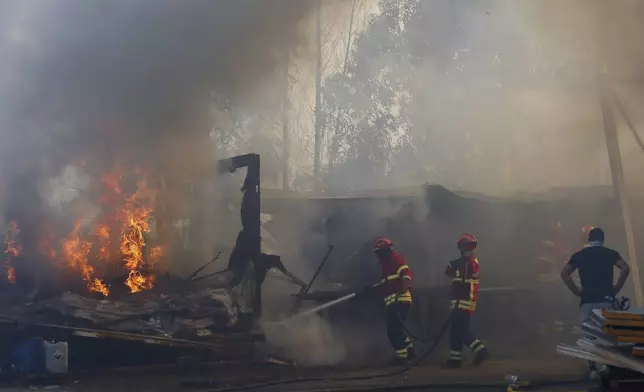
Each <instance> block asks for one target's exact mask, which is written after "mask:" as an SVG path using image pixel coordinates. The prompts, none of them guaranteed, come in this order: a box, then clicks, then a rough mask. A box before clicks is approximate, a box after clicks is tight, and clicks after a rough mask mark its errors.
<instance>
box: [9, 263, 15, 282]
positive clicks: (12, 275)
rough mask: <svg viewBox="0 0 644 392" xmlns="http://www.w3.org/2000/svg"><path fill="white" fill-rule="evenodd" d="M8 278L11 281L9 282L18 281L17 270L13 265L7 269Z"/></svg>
mask: <svg viewBox="0 0 644 392" xmlns="http://www.w3.org/2000/svg"><path fill="white" fill-rule="evenodd" d="M7 280H8V281H9V283H11V284H15V283H16V270H15V269H14V268H13V267H9V268H8V269H7Z"/></svg>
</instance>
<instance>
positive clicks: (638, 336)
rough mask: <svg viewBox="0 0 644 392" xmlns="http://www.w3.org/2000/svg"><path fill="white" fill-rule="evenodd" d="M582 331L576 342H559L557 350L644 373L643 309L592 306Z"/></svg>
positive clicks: (564, 353) (561, 352)
mask: <svg viewBox="0 0 644 392" xmlns="http://www.w3.org/2000/svg"><path fill="white" fill-rule="evenodd" d="M581 334H582V336H581V338H580V339H579V340H577V344H576V345H574V346H573V345H566V344H560V345H558V346H557V352H558V353H560V354H563V355H568V356H572V357H575V358H580V359H585V360H588V361H593V362H596V363H599V364H605V365H610V366H615V367H619V368H624V369H628V370H632V371H635V372H638V373H642V374H644V309H636V310H631V311H627V312H621V311H615V310H599V309H597V310H593V312H592V314H591V317H590V319H589V321H587V322H585V323H583V324H582V325H581Z"/></svg>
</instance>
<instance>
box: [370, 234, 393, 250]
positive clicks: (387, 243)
mask: <svg viewBox="0 0 644 392" xmlns="http://www.w3.org/2000/svg"><path fill="white" fill-rule="evenodd" d="M393 246H394V243H393V242H391V240H390V239H389V238H385V237H380V238H377V239H376V242H374V244H373V251H374V252H375V251H377V250H386V249H391V248H393Z"/></svg>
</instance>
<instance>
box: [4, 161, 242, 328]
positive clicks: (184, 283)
mask: <svg viewBox="0 0 644 392" xmlns="http://www.w3.org/2000/svg"><path fill="white" fill-rule="evenodd" d="M158 183H159V182H158V181H154V180H152V176H150V175H149V174H147V173H146V172H145V171H144V170H142V169H131V170H127V169H125V168H123V167H118V168H117V169H114V170H111V171H109V172H107V173H105V174H103V175H102V176H100V177H98V178H96V179H93V181H91V182H90V185H89V186H87V187H86V188H84V189H83V190H82V192H80V193H79V196H78V197H77V198H76V199H74V200H73V201H72V202H70V203H68V204H67V205H65V206H63V207H62V211H61V212H62V215H63V216H64V217H65V219H64V220H66V221H68V223H67V224H65V223H61V220H60V219H58V220H56V218H57V217H56V216H55V214H50V216H48V219H49V220H51V221H45V222H37V223H38V226H40V227H39V230H34V228H33V227H31V226H33V223H34V221H33V220H30V219H26V221H27V222H26V223H25V224H24V225H23V224H22V222H20V221H17V220H12V221H10V222H9V224H8V225H7V228H6V230H5V236H4V267H5V270H6V274H5V276H6V280H5V284H4V286H2V285H0V287H5V289H6V290H4V291H5V294H8V293H11V292H12V290H13V289H14V288H16V287H19V286H20V284H21V281H22V280H29V279H30V278H31V275H33V274H35V273H37V272H38V271H34V269H43V270H46V271H53V272H51V273H46V275H47V276H46V280H47V282H46V283H47V284H48V287H49V290H48V291H47V290H44V292H41V293H40V295H36V296H30V297H29V298H25V297H24V295H19V296H18V298H22V299H23V300H22V301H18V302H16V296H9V297H7V296H6V295H5V296H1V295H0V297H2V298H10V301H9V302H10V304H9V305H7V306H5V307H4V309H3V312H2V314H1V315H0V321H7V320H9V321H20V322H22V323H40V324H59V325H67V326H69V325H72V326H75V327H85V328H99V329H107V330H111V331H122V332H128V333H139V334H140V333H152V334H155V335H157V336H163V337H166V338H174V337H175V336H176V335H177V334H179V335H180V336H182V337H186V338H187V337H189V338H191V339H199V338H205V337H207V336H209V335H211V334H212V331H214V330H222V329H226V328H228V327H231V326H234V324H235V323H236V310H235V309H236V308H235V307H234V306H233V304H232V301H231V299H230V296H229V293H228V292H227V291H226V290H223V289H219V290H213V289H209V288H207V287H206V286H207V283H205V284H201V285H200V284H195V283H193V282H192V281H191V280H186V279H183V278H180V277H176V276H171V275H170V274H169V273H168V271H167V268H165V267H166V266H167V265H168V264H167V259H168V255H169V253H168V252H167V251H168V249H169V246H168V245H167V244H163V243H162V242H161V239H160V238H159V237H158V236H157V235H156V233H155V229H156V227H155V226H156V221H155V216H154V215H155V210H156V209H157V208H158V205H157V195H158V193H159V192H160V191H161V187H160V186H158ZM78 204H81V207H80V208H79V207H78ZM87 205H91V206H93V207H92V208H88V207H87ZM94 206H95V207H96V208H94ZM78 211H80V212H78ZM74 212H76V213H74ZM43 216H47V215H41V217H43ZM29 225H31V226H29ZM23 227H24V228H25V232H26V233H34V232H37V233H39V238H38V239H37V241H28V240H27V237H23V232H22V230H21V229H22V228H23ZM53 227H56V228H57V229H56V230H53V229H50V228H53ZM66 227H67V230H65V228H66ZM43 228H47V229H46V230H45V229H43ZM30 244H31V245H32V246H31V247H30ZM33 244H37V246H35V247H34V246H33ZM32 248H33V249H32ZM51 287H54V289H53V290H52V289H51ZM13 291H15V290H13ZM38 297H41V298H40V299H39V298H38ZM108 298H109V300H108Z"/></svg>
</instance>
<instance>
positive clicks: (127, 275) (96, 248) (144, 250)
mask: <svg viewBox="0 0 644 392" xmlns="http://www.w3.org/2000/svg"><path fill="white" fill-rule="evenodd" d="M135 175H136V177H137V178H134V179H130V178H127V177H126V175H125V171H124V170H122V169H117V170H114V171H112V172H109V173H107V174H105V175H103V176H102V178H101V179H100V180H99V181H96V184H95V188H97V189H98V190H99V196H97V202H98V205H99V211H100V212H99V213H98V214H97V215H96V216H89V217H88V216H84V215H80V216H75V217H74V223H73V228H72V229H71V231H69V232H68V233H64V232H60V231H59V232H55V231H53V230H45V231H44V233H42V237H41V238H39V239H38V248H39V249H38V253H39V255H38V256H39V257H40V258H42V259H43V260H46V261H47V262H48V263H50V264H51V265H52V266H54V267H55V268H57V269H59V270H60V269H62V270H70V272H71V273H74V274H77V275H78V277H79V278H80V279H82V281H83V282H84V284H85V286H86V288H87V290H89V291H90V292H96V293H100V294H102V296H104V297H107V296H109V294H110V289H111V287H110V285H109V284H107V283H106V278H109V277H110V275H111V274H114V273H117V274H118V273H120V275H122V276H123V282H122V283H123V285H125V286H126V287H127V288H128V290H129V292H130V293H137V292H141V291H144V290H150V289H151V288H152V287H153V286H154V279H155V274H156V273H158V272H159V271H160V270H159V269H158V268H159V267H160V266H159V264H160V261H161V258H162V257H163V255H164V247H163V246H162V245H159V244H155V245H151V244H149V238H148V237H149V233H150V232H151V231H152V229H151V223H152V222H153V220H154V217H153V213H154V209H155V201H156V194H157V192H158V188H155V187H151V186H149V185H148V181H147V179H146V177H145V176H144V175H143V171H142V170H136V171H135ZM130 183H134V184H135V185H134V186H130V187H128V185H130ZM129 188H132V189H131V190H129ZM44 226H45V227H51V226H52V225H50V224H44ZM20 227H21V223H20V222H16V221H11V222H10V223H9V227H8V229H7V230H6V232H5V249H4V253H5V261H4V264H5V268H6V276H7V280H8V281H9V282H10V283H16V280H17V279H19V278H18V277H17V276H16V270H15V267H16V263H20V261H21V259H22V258H23V257H22V251H23V245H22V244H21V238H20ZM41 232H42V230H41ZM119 271H120V272H119Z"/></svg>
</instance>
